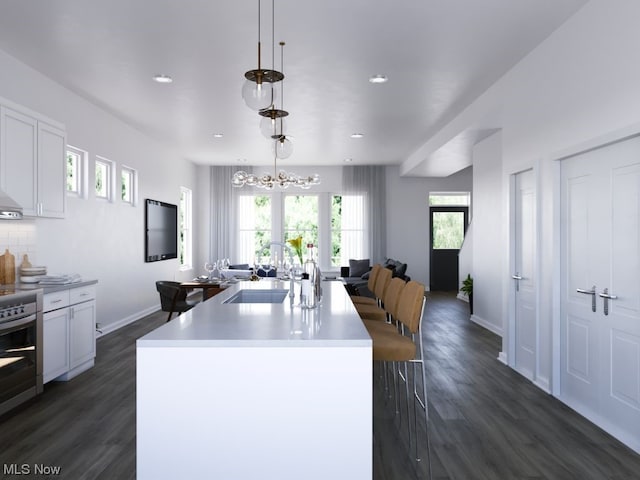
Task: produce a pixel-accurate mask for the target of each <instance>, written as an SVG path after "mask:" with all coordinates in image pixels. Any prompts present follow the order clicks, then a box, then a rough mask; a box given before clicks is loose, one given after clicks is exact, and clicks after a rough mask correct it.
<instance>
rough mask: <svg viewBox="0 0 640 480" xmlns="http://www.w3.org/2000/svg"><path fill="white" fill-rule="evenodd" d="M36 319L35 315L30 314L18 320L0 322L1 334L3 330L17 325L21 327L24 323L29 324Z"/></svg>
mask: <svg viewBox="0 0 640 480" xmlns="http://www.w3.org/2000/svg"><path fill="white" fill-rule="evenodd" d="M35 319H36V316H35V315H29V316H28V317H24V318H19V319H18V320H12V321H10V322H3V323H0V334H1V333H2V331H3V330H8V329H13V328H15V327H21V326H23V325H27V324H28V323H32V322H33V321H34V320H35Z"/></svg>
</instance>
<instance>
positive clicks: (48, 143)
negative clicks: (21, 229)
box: [0, 106, 66, 218]
mask: <svg viewBox="0 0 640 480" xmlns="http://www.w3.org/2000/svg"><path fill="white" fill-rule="evenodd" d="M65 149H66V138H65V132H64V130H63V129H62V128H59V127H57V126H54V125H51V124H49V123H47V122H45V121H42V120H40V119H38V118H36V117H34V116H32V115H29V114H27V113H22V112H19V111H17V110H15V109H12V108H9V107H5V106H2V107H0V187H1V188H2V190H4V191H5V193H7V195H9V196H10V197H12V198H13V199H14V200H15V201H16V202H18V203H19V204H20V206H22V208H23V213H24V215H28V216H40V217H55V218H63V217H64V208H65V178H66V170H65Z"/></svg>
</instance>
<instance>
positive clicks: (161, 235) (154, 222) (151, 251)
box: [144, 199, 178, 262]
mask: <svg viewBox="0 0 640 480" xmlns="http://www.w3.org/2000/svg"><path fill="white" fill-rule="evenodd" d="M145 232H146V233H145V243H144V260H145V262H157V261H159V260H168V259H170V258H177V257H178V206H177V205H172V204H170V203H165V202H159V201H157V200H150V199H146V201H145Z"/></svg>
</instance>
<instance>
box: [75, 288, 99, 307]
mask: <svg viewBox="0 0 640 480" xmlns="http://www.w3.org/2000/svg"><path fill="white" fill-rule="evenodd" d="M69 296H70V300H69V301H70V303H69V305H75V304H76V303H81V302H88V301H89V300H94V299H95V298H96V286H95V285H87V286H86V287H78V288H72V289H71V290H70V291H69Z"/></svg>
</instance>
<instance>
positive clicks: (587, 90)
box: [436, 0, 640, 391]
mask: <svg viewBox="0 0 640 480" xmlns="http://www.w3.org/2000/svg"><path fill="white" fill-rule="evenodd" d="M638 18H640V2H638V1H636V0H591V1H590V2H588V3H587V4H586V5H585V6H584V7H583V8H582V9H581V10H579V11H578V12H577V13H576V14H575V15H574V16H573V17H572V18H570V19H569V20H568V21H567V22H566V23H565V24H564V25H563V26H562V27H561V28H559V29H558V30H557V31H556V32H554V33H553V34H552V35H550V36H549V37H548V38H547V39H546V40H545V41H544V42H543V43H542V44H540V45H539V47H538V48H536V49H535V50H534V51H533V52H531V53H530V54H529V55H528V56H527V57H525V58H524V59H523V60H522V61H521V62H520V63H519V64H518V65H516V66H515V67H514V68H513V69H512V70H511V71H510V72H508V73H507V74H506V75H505V76H503V77H502V79H501V80H500V81H498V82H497V83H496V84H494V85H493V86H492V87H491V88H489V89H488V90H487V91H486V92H485V93H484V94H483V95H482V96H480V97H479V98H478V99H477V100H476V101H475V102H474V103H473V104H471V105H470V106H469V107H468V108H467V109H465V111H464V112H462V113H461V114H460V115H459V116H458V117H456V118H455V119H454V120H452V121H451V122H450V123H449V124H447V125H446V126H445V127H444V128H443V129H442V130H441V131H439V132H437V133H436V135H438V136H444V137H450V138H453V137H454V136H455V135H457V134H458V133H460V132H462V131H464V130H466V129H477V128H501V129H502V172H501V179H500V180H499V181H497V180H496V179H494V178H485V179H484V180H481V181H478V182H476V183H477V186H478V187H479V188H482V187H481V185H480V184H486V185H487V189H489V188H490V186H491V185H498V183H500V182H501V183H502V205H503V208H507V206H508V204H509V192H508V188H505V185H508V177H509V175H511V174H513V173H517V172H519V171H522V170H525V169H529V168H533V169H534V172H535V173H536V178H537V182H538V183H537V194H538V197H537V201H538V212H539V218H538V229H539V233H538V236H539V239H540V240H539V244H538V257H539V266H540V272H539V282H538V284H539V285H540V289H541V290H540V292H539V302H538V312H539V320H540V325H539V335H540V338H539V345H540V350H539V352H538V353H539V355H538V374H539V376H540V378H542V379H550V383H551V384H552V385H553V388H554V389H556V391H557V388H558V387H559V385H558V384H557V376H556V377H554V375H553V373H554V365H557V348H556V350H555V351H554V345H556V346H557V342H558V338H557V333H558V332H557V323H558V318H559V313H558V310H559V300H558V294H557V292H558V291H559V286H558V285H559V276H558V273H557V271H556V265H557V262H558V251H557V244H558V243H557V242H558V217H557V209H558V208H559V198H558V193H557V183H556V182H557V174H558V165H557V162H556V160H557V159H560V158H562V157H563V156H565V155H568V154H572V153H577V152H579V151H582V150H584V149H585V148H588V147H594V146H597V145H599V144H602V143H603V142H605V141H612V140H614V139H616V138H620V137H621V136H624V135H630V134H632V133H638V132H640V109H638V108H637V106H638V105H640V63H639V62H635V61H633V60H632V59H634V58H636V57H637V52H638V51H639V50H640V29H638V27H637V19H638ZM496 174H497V173H496ZM477 213H478V212H477V211H476V212H475V213H474V215H477ZM474 222H475V219H474ZM476 227H477V225H476ZM475 233H476V235H475V239H476V241H482V239H480V238H479V237H480V235H478V232H477V231H476V232H475ZM487 247H488V245H487ZM477 253H478V254H481V252H480V251H478V252H477ZM503 255H508V253H507V252H506V251H505V253H504V254H503ZM475 256H476V255H475V254H474V257H475ZM493 270H494V272H493V275H494V276H495V277H496V278H498V277H499V276H502V278H507V276H508V275H509V272H508V266H507V265H506V263H505V262H504V261H501V262H496V264H495V265H494V266H493ZM506 295H507V294H506V292H505V291H504V290H503V298H502V299H501V300H500V303H501V304H503V305H504V304H506V302H507V299H506V298H505V297H506ZM474 300H475V299H474ZM495 301H496V302H498V299H495ZM503 315H506V311H503ZM505 327H508V324H505ZM507 339H508V335H507V334H506V332H505V334H504V335H503V350H504V353H506V352H507V351H508V348H507V345H506V344H505V343H504V342H506V341H507ZM554 342H556V343H554ZM554 359H555V362H556V363H555V364H554Z"/></svg>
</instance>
